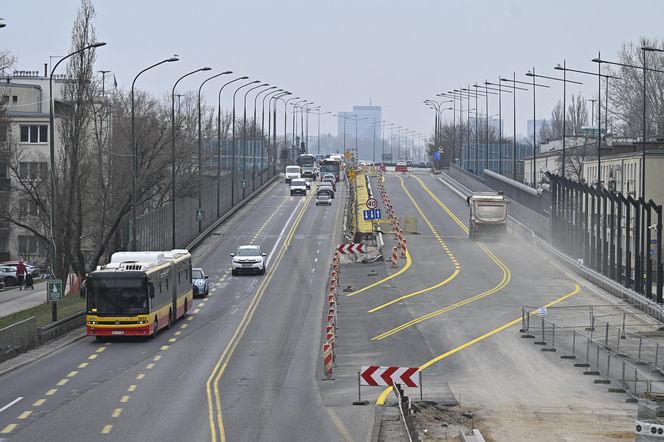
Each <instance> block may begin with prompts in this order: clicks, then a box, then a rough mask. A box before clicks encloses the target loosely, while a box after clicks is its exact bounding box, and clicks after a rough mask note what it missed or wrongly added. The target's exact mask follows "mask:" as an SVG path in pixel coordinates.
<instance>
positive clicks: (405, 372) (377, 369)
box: [360, 365, 420, 387]
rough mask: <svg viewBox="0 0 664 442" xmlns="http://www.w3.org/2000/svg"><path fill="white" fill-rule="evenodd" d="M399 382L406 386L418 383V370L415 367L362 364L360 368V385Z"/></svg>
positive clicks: (388, 385)
mask: <svg viewBox="0 0 664 442" xmlns="http://www.w3.org/2000/svg"><path fill="white" fill-rule="evenodd" d="M394 384H401V385H405V386H407V387H417V386H419V385H420V371H419V369H418V368H417V367H381V366H378V365H369V366H363V367H362V368H361V369H360V385H369V386H375V387H378V386H387V387H391V386H392V385H394Z"/></svg>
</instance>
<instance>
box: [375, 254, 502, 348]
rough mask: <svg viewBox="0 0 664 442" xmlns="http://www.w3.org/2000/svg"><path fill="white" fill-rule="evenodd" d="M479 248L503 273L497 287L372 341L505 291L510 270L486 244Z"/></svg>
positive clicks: (410, 322) (394, 329)
mask: <svg viewBox="0 0 664 442" xmlns="http://www.w3.org/2000/svg"><path fill="white" fill-rule="evenodd" d="M479 246H480V247H481V248H482V250H484V252H485V253H486V254H487V256H489V258H491V260H492V261H493V262H495V263H496V265H497V266H498V267H499V268H500V269H501V270H502V272H503V277H502V279H501V280H500V282H499V283H498V284H497V285H495V286H493V287H492V288H490V289H489V290H486V291H484V292H482V293H479V294H477V295H475V296H471V297H470V298H466V299H464V300H462V301H459V302H455V303H454V304H452V305H448V306H447V307H443V308H441V309H438V310H436V311H433V312H431V313H427V314H426V315H422V316H420V317H418V318H415V319H412V320H410V321H408V322H405V323H403V324H401V325H400V326H398V327H395V328H393V329H391V330H388V331H386V332H384V333H381V334H380V335H378V336H374V337H373V338H371V340H372V341H380V340H382V339H385V338H387V337H389V336H392V335H393V334H395V333H398V332H400V331H402V330H405V329H407V328H408V327H412V326H413V325H415V324H419V323H420V322H424V321H426V320H427V319H431V318H433V317H436V316H438V315H442V314H443V313H446V312H449V311H452V310H455V309H457V308H459V307H462V306H464V305H467V304H470V303H471V302H475V301H478V300H480V299H482V298H486V297H487V296H489V295H492V294H494V293H496V292H498V291H499V290H501V289H503V288H504V287H505V286H507V284H509V282H510V280H511V279H512V272H510V270H509V268H507V266H506V265H505V264H504V263H503V262H502V261H501V260H500V259H498V257H497V256H496V255H494V254H493V253H492V252H491V251H490V250H489V249H488V248H487V247H486V246H485V245H484V244H481V243H480V244H479Z"/></svg>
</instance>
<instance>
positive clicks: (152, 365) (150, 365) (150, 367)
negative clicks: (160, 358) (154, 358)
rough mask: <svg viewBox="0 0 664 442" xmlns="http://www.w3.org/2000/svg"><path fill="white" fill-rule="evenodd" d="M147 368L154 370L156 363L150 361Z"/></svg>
mask: <svg viewBox="0 0 664 442" xmlns="http://www.w3.org/2000/svg"><path fill="white" fill-rule="evenodd" d="M145 368H146V369H148V370H152V369H153V368H154V364H153V363H152V362H150V363H149V364H148V365H146V366H145Z"/></svg>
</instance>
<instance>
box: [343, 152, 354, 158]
mask: <svg viewBox="0 0 664 442" xmlns="http://www.w3.org/2000/svg"><path fill="white" fill-rule="evenodd" d="M344 157H345V158H346V159H347V160H350V159H351V158H352V157H353V152H351V151H350V150H347V151H346V152H344Z"/></svg>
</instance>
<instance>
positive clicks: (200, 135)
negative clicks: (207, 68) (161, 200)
mask: <svg viewBox="0 0 664 442" xmlns="http://www.w3.org/2000/svg"><path fill="white" fill-rule="evenodd" d="M232 73H233V72H232V71H224V72H220V73H218V74H215V75H213V76H211V77H208V78H206V79H205V80H203V82H202V83H201V85H200V86H199V87H198V210H202V209H203V189H202V181H203V175H202V173H201V170H202V168H203V163H202V161H201V157H202V155H203V133H202V129H201V90H202V89H203V85H205V83H207V82H208V81H210V80H212V79H214V78H217V77H220V76H222V75H227V74H232ZM201 213H203V212H201ZM202 231H203V218H199V219H198V233H201V232H202Z"/></svg>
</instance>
